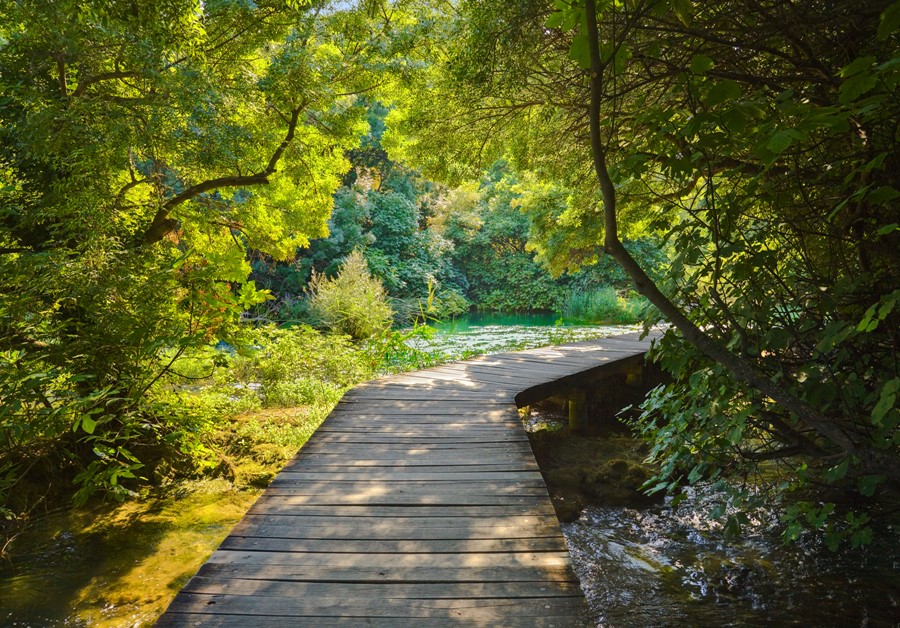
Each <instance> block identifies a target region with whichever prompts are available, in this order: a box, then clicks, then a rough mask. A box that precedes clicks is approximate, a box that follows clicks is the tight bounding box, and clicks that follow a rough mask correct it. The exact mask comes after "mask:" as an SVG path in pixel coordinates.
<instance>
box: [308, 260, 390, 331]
mask: <svg viewBox="0 0 900 628" xmlns="http://www.w3.org/2000/svg"><path fill="white" fill-rule="evenodd" d="M309 292H310V297H309V299H310V312H311V313H312V315H313V316H314V317H315V319H316V320H317V321H318V322H319V323H320V324H321V325H323V326H325V327H327V328H328V329H330V330H331V331H332V332H335V333H338V334H346V335H348V336H350V337H351V338H354V339H356V340H364V339H366V338H369V337H371V336H374V335H376V334H379V333H381V332H383V331H384V330H386V329H389V328H390V326H391V322H392V320H393V315H394V313H393V311H392V310H391V306H390V305H389V304H388V301H387V295H386V294H385V291H384V288H383V287H382V285H381V282H380V281H379V280H378V279H376V278H374V277H372V276H371V275H370V274H369V266H368V264H367V263H366V260H365V258H363V256H362V253H360V252H359V251H354V252H353V253H351V254H350V256H349V257H348V258H347V259H346V260H345V261H344V263H343V264H341V267H340V270H339V272H338V275H337V277H335V278H334V279H329V278H328V277H326V276H325V275H320V274H316V273H314V274H313V277H312V280H311V281H310V284H309Z"/></svg>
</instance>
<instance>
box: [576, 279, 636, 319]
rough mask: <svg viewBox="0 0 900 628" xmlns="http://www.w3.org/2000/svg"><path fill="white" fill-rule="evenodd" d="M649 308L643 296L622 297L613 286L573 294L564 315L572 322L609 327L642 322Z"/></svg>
mask: <svg viewBox="0 0 900 628" xmlns="http://www.w3.org/2000/svg"><path fill="white" fill-rule="evenodd" d="M646 306H647V300H646V299H645V298H644V297H642V296H638V295H635V296H631V295H629V296H621V295H619V293H617V292H616V290H615V288H613V287H611V286H603V287H601V288H597V289H594V290H588V291H581V292H572V293H571V294H570V295H569V296H568V298H567V299H566V301H565V304H564V305H563V315H564V316H565V317H566V318H568V319H571V320H577V321H584V322H587V323H602V324H608V325H633V324H635V323H638V322H640V320H641V313H642V311H643V310H644V308H645V307H646Z"/></svg>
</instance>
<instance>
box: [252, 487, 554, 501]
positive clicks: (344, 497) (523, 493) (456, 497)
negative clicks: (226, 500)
mask: <svg viewBox="0 0 900 628" xmlns="http://www.w3.org/2000/svg"><path fill="white" fill-rule="evenodd" d="M266 495H267V496H272V497H281V496H285V497H292V498H294V499H299V500H303V503H306V504H310V505H319V506H348V505H360V506H364V505H369V506H480V505H484V506H490V505H512V504H532V503H539V502H544V501H549V499H550V498H549V496H548V495H547V489H546V487H539V488H527V489H517V490H515V491H506V492H504V493H503V494H497V493H496V492H492V491H490V490H485V491H475V492H469V493H459V492H453V493H451V492H442V493H440V494H435V493H431V494H429V493H424V494H422V493H419V494H414V493H407V492H404V491H402V490H398V491H393V492H387V491H385V492H380V493H376V494H367V493H362V492H360V493H346V492H344V491H340V490H334V491H330V492H326V491H322V492H315V491H309V490H307V489H303V488H297V487H293V486H287V487H278V486H276V487H269V488H268V489H267V490H266Z"/></svg>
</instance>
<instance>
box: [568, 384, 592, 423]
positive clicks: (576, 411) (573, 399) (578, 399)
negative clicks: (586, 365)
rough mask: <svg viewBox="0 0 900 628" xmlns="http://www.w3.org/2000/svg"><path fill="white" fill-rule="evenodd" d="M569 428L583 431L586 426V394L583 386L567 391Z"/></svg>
mask: <svg viewBox="0 0 900 628" xmlns="http://www.w3.org/2000/svg"><path fill="white" fill-rule="evenodd" d="M568 398H569V429H570V430H572V431H573V432H583V431H585V430H586V429H587V427H588V415H587V395H585V392H584V389H583V388H575V389H573V390H571V391H569V395H568Z"/></svg>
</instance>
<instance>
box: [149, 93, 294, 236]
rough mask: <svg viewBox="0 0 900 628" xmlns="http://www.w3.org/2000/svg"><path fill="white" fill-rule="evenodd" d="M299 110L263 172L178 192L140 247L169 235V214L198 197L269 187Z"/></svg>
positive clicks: (291, 136)
mask: <svg viewBox="0 0 900 628" xmlns="http://www.w3.org/2000/svg"><path fill="white" fill-rule="evenodd" d="M302 110H303V106H300V107H297V108H296V109H294V110H293V111H291V119H290V121H289V123H288V130H287V133H286V134H285V136H284V139H283V140H282V141H281V144H279V145H278V148H276V149H275V152H274V153H272V157H271V158H270V159H269V163H268V164H267V165H266V167H265V168H264V169H263V170H260V171H259V172H257V173H255V174H250V175H233V176H227V177H219V178H217V179H209V180H207V181H203V182H202V183H197V184H196V185H192V186H190V187H189V188H187V189H186V190H184V191H183V192H181V194H177V195H175V196H173V197H172V198H170V199H169V200H168V201H166V202H165V204H163V206H162V207H160V208H159V210H157V212H156V215H155V216H154V217H153V221H152V222H151V223H150V226H149V227H147V229H146V230H145V231H144V233H143V235H142V240H143V243H144V244H155V243H156V242H159V241H160V240H162V239H163V238H165V237H166V236H167V235H169V234H170V233H172V232H173V231H174V230H175V229H176V227H177V226H178V221H177V220H175V219H173V218H170V217H169V214H170V213H171V212H172V210H174V209H175V208H176V207H178V206H179V205H181V204H182V203H185V202H187V201H189V200H191V199H193V198H196V197H197V196H199V195H201V194H204V193H206V192H211V191H212V190H216V189H218V188H225V187H244V186H248V185H266V184H268V183H269V177H270V176H271V175H272V174H274V173H275V172H276V171H277V166H278V162H279V160H281V156H282V155H283V154H284V151H285V150H286V149H287V147H288V146H290V144H291V142H292V141H293V140H294V133H295V131H296V130H297V123H298V120H299V119H300V112H301V111H302Z"/></svg>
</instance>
